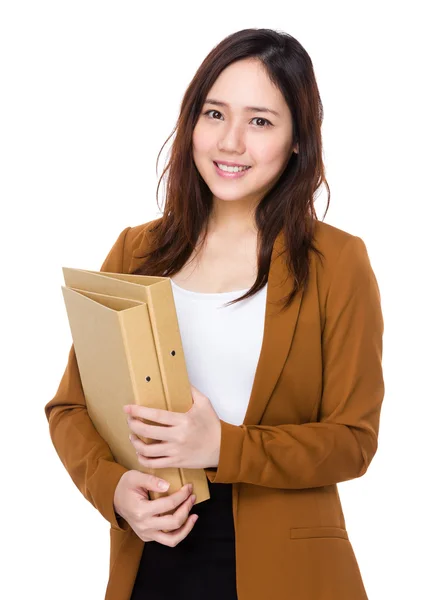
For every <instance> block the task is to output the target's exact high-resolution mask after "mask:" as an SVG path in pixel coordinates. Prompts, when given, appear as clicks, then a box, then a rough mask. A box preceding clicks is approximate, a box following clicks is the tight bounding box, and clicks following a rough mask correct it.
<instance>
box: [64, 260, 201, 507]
mask: <svg viewBox="0 0 430 600" xmlns="http://www.w3.org/2000/svg"><path fill="white" fill-rule="evenodd" d="M63 275H64V281H65V284H66V286H62V288H61V289H62V292H63V298H64V302H65V305H66V310H67V316H68V320H69V325H70V330H71V334H72V339H73V344H74V348H75V353H76V360H77V363H78V368H79V373H80V377H81V382H82V388H83V391H84V395H85V400H86V404H87V410H88V414H89V416H90V418H91V420H92V422H93V424H94V426H95V428H96V429H97V431H98V433H99V434H100V435H101V437H103V439H104V440H105V441H106V442H107V444H108V445H109V447H110V449H111V452H112V455H113V457H114V459H115V460H116V461H117V462H118V463H120V464H122V465H123V466H125V467H126V468H129V469H136V470H139V471H141V472H144V473H150V474H154V475H157V476H158V477H162V478H163V479H166V481H169V483H170V487H169V490H168V491H167V492H153V491H151V490H150V491H149V496H150V498H151V499H155V498H159V497H161V496H166V495H170V494H171V493H173V492H175V491H177V490H179V489H180V488H181V487H182V486H183V485H184V484H186V483H193V493H195V494H196V501H195V504H197V503H199V502H202V501H204V500H207V499H209V498H210V493H209V488H208V482H207V477H206V473H205V470H204V469H185V468H174V467H168V468H157V469H151V468H147V467H144V466H143V465H141V464H140V463H139V462H138V460H137V456H136V452H135V450H134V447H133V445H132V444H131V442H130V440H129V437H128V436H129V434H130V429H129V427H128V424H127V420H126V419H127V417H126V414H125V413H124V411H123V406H124V405H125V404H139V405H141V406H148V407H151V408H152V407H154V408H162V409H163V410H172V411H174V412H186V411H188V410H189V409H190V408H191V406H192V402H193V401H192V396H191V387H190V383H189V380H188V373H187V369H186V363H185V357H184V353H183V348H182V342H181V337H180V331H179V326H178V320H177V314H176V308H175V303H174V298H173V293H172V287H171V283H170V280H169V278H167V277H154V276H145V275H134V274H126V273H107V272H101V271H87V270H83V269H72V268H68V267H63ZM143 421H144V422H146V423H149V424H154V425H157V426H161V427H162V426H163V425H162V424H160V423H153V422H152V421H149V420H147V419H143ZM141 439H142V440H143V441H144V442H146V443H156V440H152V439H147V438H144V437H142V438H141Z"/></svg>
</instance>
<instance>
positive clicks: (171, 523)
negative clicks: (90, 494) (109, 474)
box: [114, 470, 197, 547]
mask: <svg viewBox="0 0 430 600" xmlns="http://www.w3.org/2000/svg"><path fill="white" fill-rule="evenodd" d="M159 481H160V479H159V477H156V476H155V475H149V474H146V473H141V472H140V471H135V470H130V471H126V472H125V473H124V475H123V476H122V477H121V479H120V480H119V482H118V485H117V486H116V489H115V494H114V508H115V511H116V513H117V514H118V515H119V516H120V517H122V518H123V519H125V520H126V521H127V523H128V524H129V525H130V527H131V528H132V529H133V531H134V532H135V533H136V535H137V536H139V537H140V539H141V540H143V541H144V542H152V541H156V542H159V543H160V544H164V545H165V546H171V547H173V546H176V545H177V544H179V542H181V541H182V540H183V539H184V538H185V537H186V536H187V535H188V534H189V533H190V531H191V529H192V528H193V526H194V523H195V522H196V521H197V515H195V514H192V515H190V514H189V512H190V510H191V509H192V507H193V504H194V501H195V499H196V497H195V495H194V494H192V493H191V492H192V484H186V485H184V486H183V487H182V488H181V489H180V490H178V491H177V492H173V493H172V494H170V495H169V496H162V497H160V498H156V499H155V500H150V499H149V494H148V490H153V491H156V492H160V488H159V487H158V482H159ZM178 507H179V508H178ZM169 511H174V512H173V514H167V515H166V514H164V515H163V513H167V512H169Z"/></svg>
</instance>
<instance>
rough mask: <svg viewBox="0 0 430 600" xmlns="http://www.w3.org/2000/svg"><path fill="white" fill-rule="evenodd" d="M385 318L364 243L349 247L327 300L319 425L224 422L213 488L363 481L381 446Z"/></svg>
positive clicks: (354, 241) (212, 471) (352, 242)
mask: <svg viewBox="0 0 430 600" xmlns="http://www.w3.org/2000/svg"><path fill="white" fill-rule="evenodd" d="M383 329H384V324H383V317H382V311H381V300H380V293H379V287H378V284H377V281H376V278H375V275H374V272H373V270H372V267H371V265H370V261H369V257H368V254H367V249H366V246H365V244H364V242H363V240H362V239H361V238H359V237H357V236H352V237H351V238H350V239H349V240H348V241H347V242H346V244H345V246H344V247H343V249H342V251H341V253H340V257H339V259H338V262H337V265H336V268H335V271H334V276H333V279H332V281H331V285H330V288H329V291H328V295H327V303H326V319H325V326H324V330H323V334H322V340H321V343H322V346H323V391H322V399H321V405H320V413H319V421H318V422H313V423H304V424H300V425H297V424H291V425H288V424H286V425H276V426H268V425H232V424H230V423H226V422H225V421H221V448H220V458H219V464H218V467H217V469H206V473H207V475H208V478H209V479H210V481H211V482H215V483H234V482H245V483H250V484H255V485H261V486H267V487H273V488H285V489H288V488H290V489H292V488H310V487H317V486H325V485H330V484H334V483H338V482H341V481H347V480H349V479H354V478H356V477H360V476H362V475H363V474H364V473H365V472H366V470H367V468H368V466H369V464H370V462H371V460H372V458H373V456H374V454H375V452H376V449H377V445H378V441H377V440H378V430H379V417H380V411H381V404H382V400H383V397H384V381H383V373H382V336H383Z"/></svg>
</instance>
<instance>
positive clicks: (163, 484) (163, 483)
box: [158, 481, 170, 491]
mask: <svg viewBox="0 0 430 600" xmlns="http://www.w3.org/2000/svg"><path fill="white" fill-rule="evenodd" d="M158 487H159V488H160V489H162V490H164V491H166V490H168V489H169V487H170V483H168V482H167V481H159V482H158Z"/></svg>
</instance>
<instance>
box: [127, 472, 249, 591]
mask: <svg viewBox="0 0 430 600" xmlns="http://www.w3.org/2000/svg"><path fill="white" fill-rule="evenodd" d="M208 486H209V492H210V495H211V497H210V499H209V500H205V501H204V502H199V504H197V505H194V506H193V507H192V509H191V511H190V513H189V514H198V515H199V518H198V519H197V523H195V525H194V527H193V529H192V530H191V532H190V533H189V534H188V535H187V536H186V537H185V538H184V539H183V540H182V541H181V542H179V544H178V545H177V546H175V547H174V548H171V547H170V546H165V545H164V544H160V543H159V542H155V541H151V542H146V543H145V546H144V548H143V552H142V558H141V560H140V565H139V569H138V572H137V575H136V580H135V582H134V588H133V592H132V595H131V598H130V600H166V599H168V598H178V599H182V598H186V599H187V600H202V598H205V600H219V599H220V598H222V599H223V600H237V593H236V557H235V537H234V521H233V512H232V485H231V484H229V483H211V482H210V481H209V480H208Z"/></svg>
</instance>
